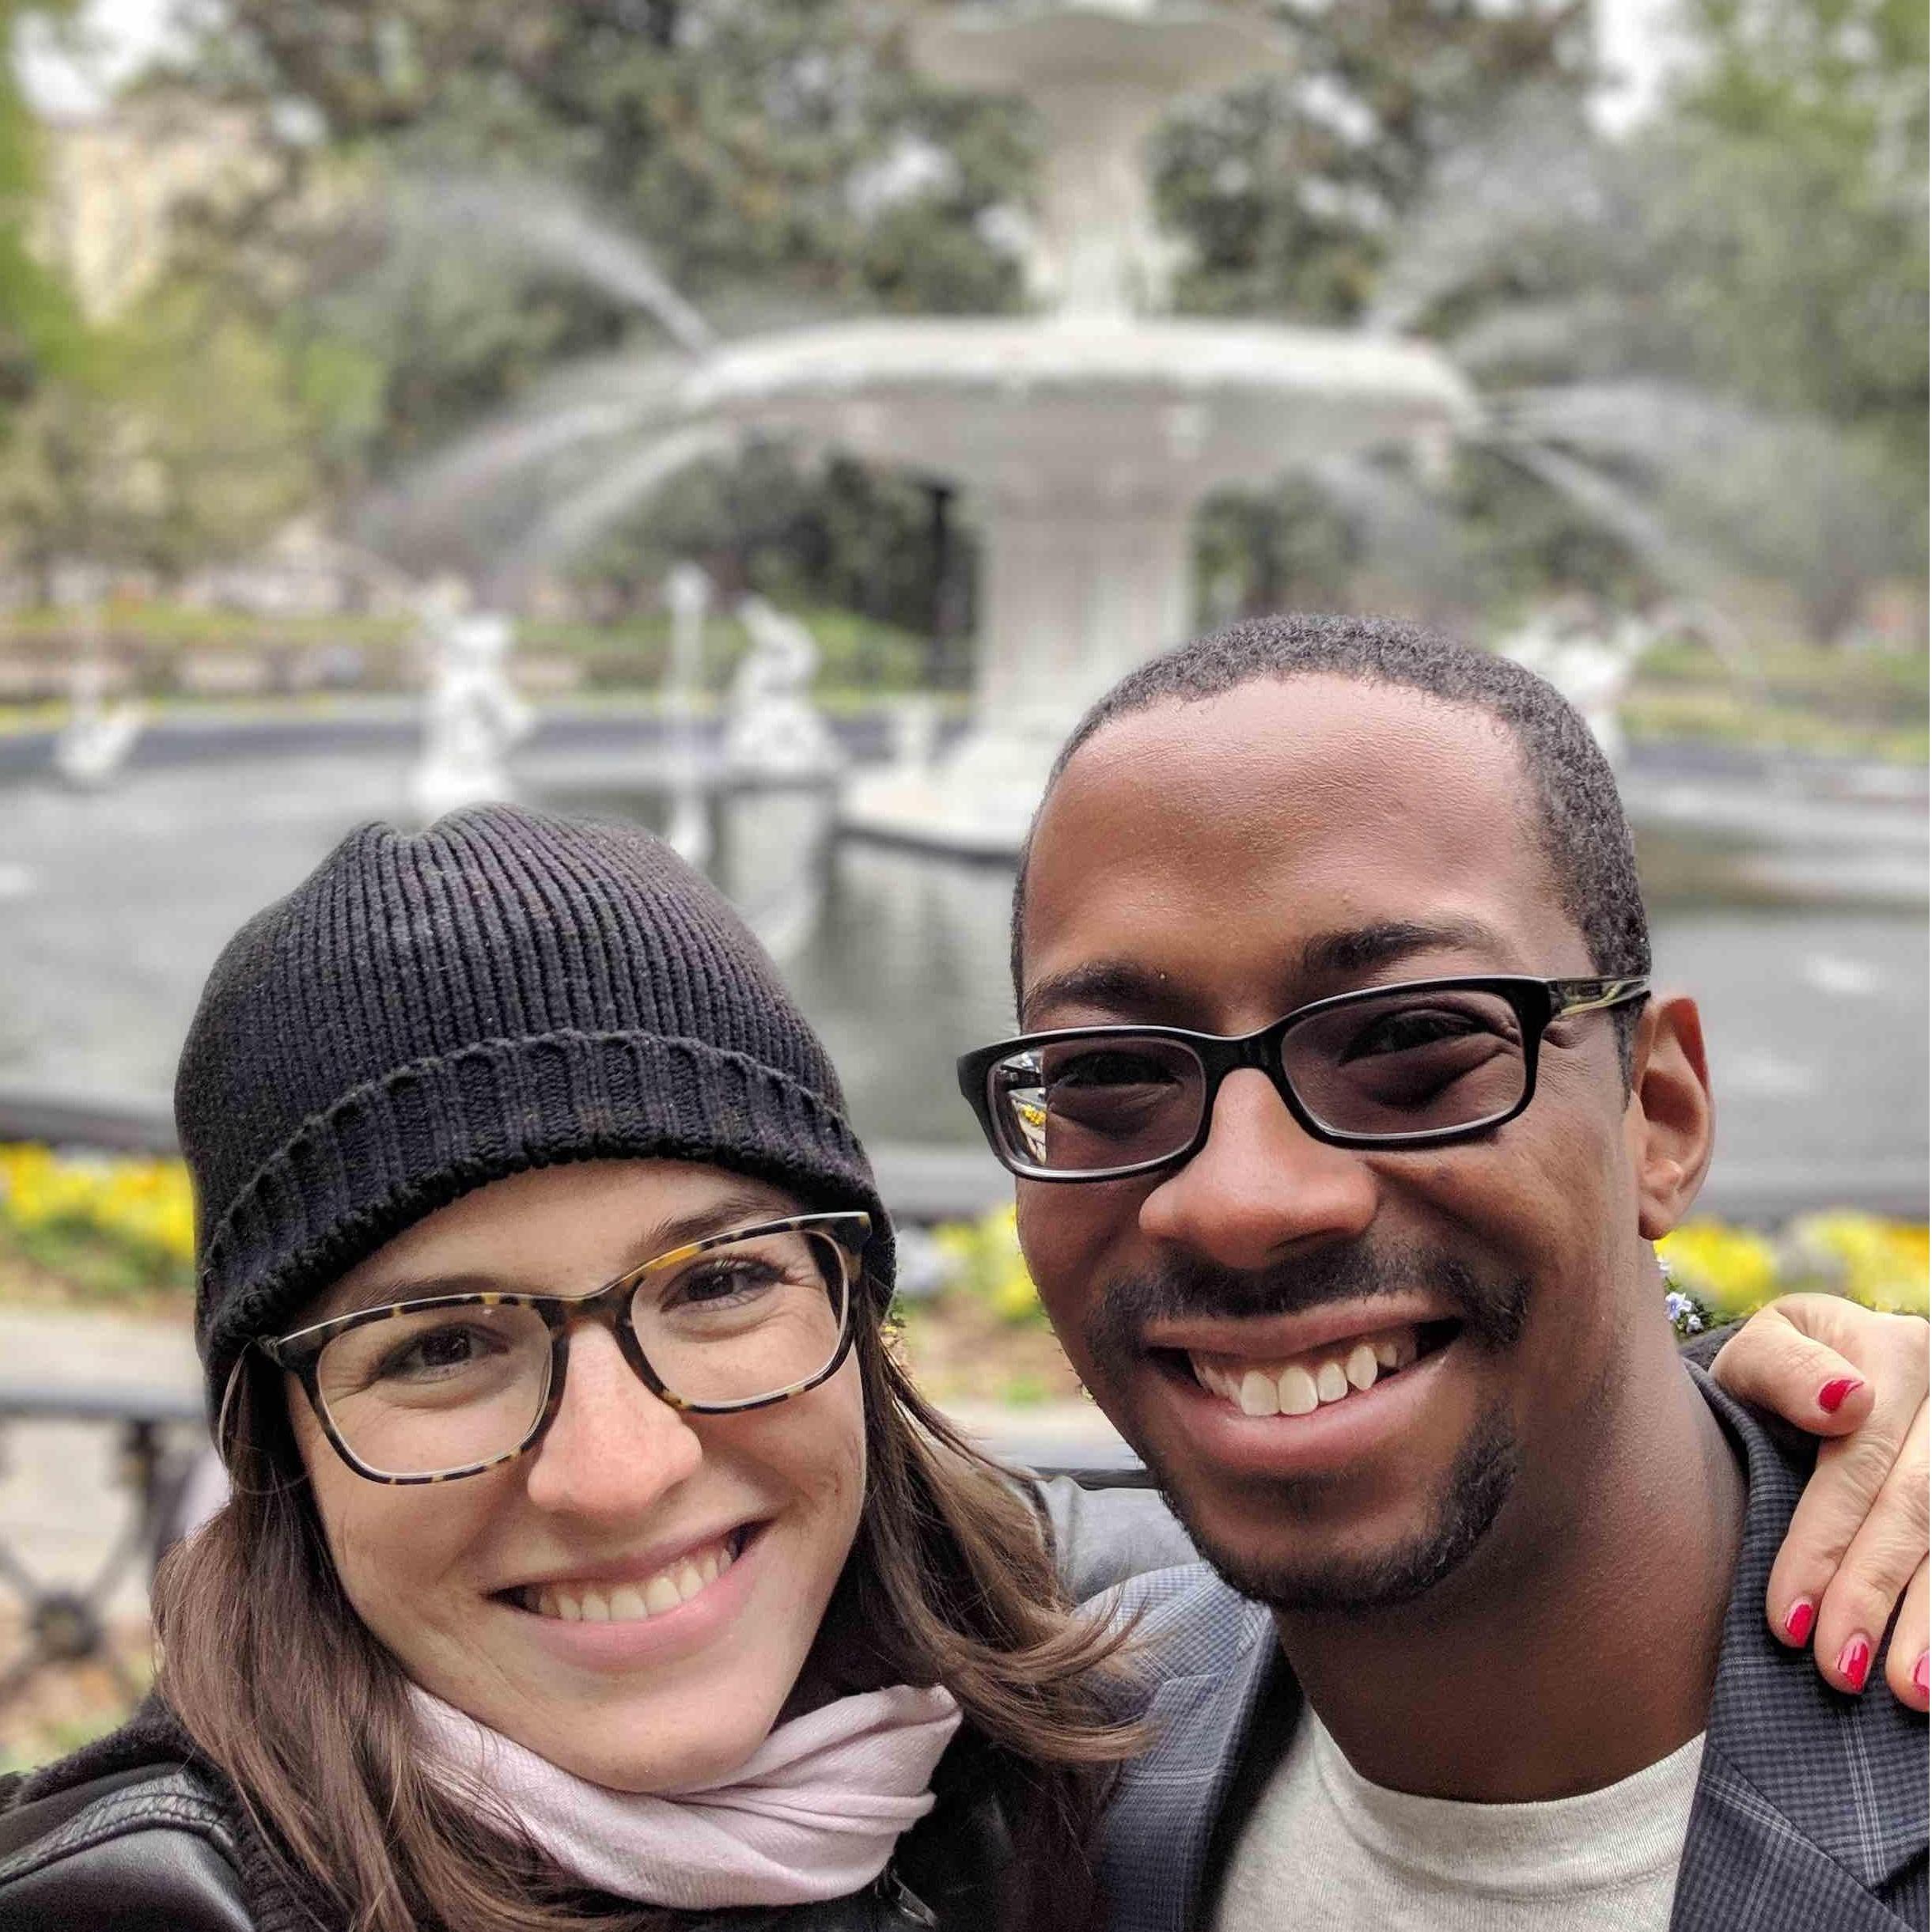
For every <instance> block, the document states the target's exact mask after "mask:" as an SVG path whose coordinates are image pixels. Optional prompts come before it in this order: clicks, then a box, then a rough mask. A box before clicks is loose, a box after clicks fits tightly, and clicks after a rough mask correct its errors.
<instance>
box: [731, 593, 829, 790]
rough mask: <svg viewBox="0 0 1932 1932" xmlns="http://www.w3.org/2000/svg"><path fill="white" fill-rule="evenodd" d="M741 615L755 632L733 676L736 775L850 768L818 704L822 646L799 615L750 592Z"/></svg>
mask: <svg viewBox="0 0 1932 1932" xmlns="http://www.w3.org/2000/svg"><path fill="white" fill-rule="evenodd" d="M738 621H739V622H740V623H742V624H743V625H744V628H745V630H746V631H748V633H749V634H750V636H751V640H752V647H751V649H750V650H748V652H746V653H745V655H744V660H743V661H742V662H741V664H740V665H739V666H738V669H737V672H736V673H735V674H734V675H733V678H732V680H731V695H730V698H729V716H728V719H727V722H726V725H725V769H726V771H729V772H730V773H731V774H732V775H733V776H734V777H738V778H759V779H764V780H767V781H774V780H775V781H777V782H779V783H786V782H792V783H801V782H803V783H809V782H812V781H813V780H815V779H819V778H829V777H831V776H832V775H833V774H834V773H835V772H837V771H840V770H842V769H843V767H844V764H845V754H844V752H843V751H841V750H840V748H839V744H838V742H837V741H836V740H835V739H834V738H833V737H832V733H831V731H830V729H828V727H827V725H826V723H825V721H824V718H822V717H820V714H819V713H818V711H817V710H816V708H815V707H814V706H813V703H812V700H811V698H810V696H809V692H810V691H811V688H812V676H813V672H815V671H816V670H817V669H818V646H817V645H816V644H815V643H814V642H813V640H812V633H811V632H810V631H808V630H807V629H806V628H805V626H804V625H803V624H801V623H800V622H799V621H798V619H797V618H795V617H788V616H786V614H785V613H784V612H782V611H780V610H775V609H774V608H772V607H771V605H770V604H767V602H766V601H765V600H764V599H763V597H747V598H745V599H744V601H743V602H742V603H741V604H739V606H738Z"/></svg>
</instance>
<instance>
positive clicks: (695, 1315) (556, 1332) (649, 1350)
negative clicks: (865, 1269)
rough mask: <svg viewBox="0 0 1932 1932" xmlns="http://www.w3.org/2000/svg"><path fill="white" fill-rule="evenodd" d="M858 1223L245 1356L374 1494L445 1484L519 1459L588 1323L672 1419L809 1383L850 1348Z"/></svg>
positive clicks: (723, 1241)
mask: <svg viewBox="0 0 1932 1932" xmlns="http://www.w3.org/2000/svg"><path fill="white" fill-rule="evenodd" d="M871 1232H872V1218H871V1216H870V1215H869V1214H860V1213H847V1214H797V1215H794V1216H792V1217H791V1218H789V1219H786V1220H782V1221H763V1222H758V1223H757V1224H756V1225H754V1226H750V1227H743V1228H733V1229H729V1230H728V1231H727V1232H725V1233H722V1234H714V1235H710V1236H707V1237H706V1238H705V1239H703V1240H702V1241H688V1242H686V1243H685V1244H684V1245H683V1246H682V1247H680V1248H672V1250H671V1251H670V1252H669V1253H667V1254H661V1255H658V1256H655V1257H653V1259H652V1260H649V1261H646V1262H645V1263H643V1264H642V1266H641V1267H635V1268H632V1269H631V1270H630V1271H628V1272H627V1273H626V1274H623V1275H619V1277H618V1278H617V1279H616V1280H615V1281H614V1282H610V1283H608V1285H607V1286H604V1287H602V1288H599V1289H597V1290H595V1291H594V1292H593V1293H591V1294H584V1295H548V1294H449V1295H433V1296H430V1297H426V1298H425V1299H423V1300H421V1301H401V1302H397V1303H395V1304H393V1305H389V1306H387V1307H381V1308H366V1309H358V1310H357V1311H356V1312H355V1313H353V1314H349V1315H339V1316H335V1318H334V1319H333V1320H328V1321H321V1322H316V1323H315V1324H313V1325H312V1326H310V1327H309V1328H298V1329H297V1330H296V1331H295V1332H294V1333H293V1334H292V1335H281V1336H278V1337H276V1338H275V1339H263V1340H261V1341H259V1342H258V1343H257V1344H256V1346H257V1347H259V1348H260V1350H261V1351H262V1352H263V1354H265V1355H266V1356H267V1358H269V1360H270V1361H271V1362H274V1363H275V1364H276V1365H277V1366H278V1367H280V1368H282V1369H286V1371H287V1372H288V1373H290V1374H291V1375H293V1376H294V1377H296V1378H297V1380H298V1381H300V1382H301V1385H302V1388H303V1389H304V1391H305V1392H306V1394H307V1396H308V1398H309V1404H310V1406H311V1407H313V1409H314V1411H315V1414H316V1420H317V1421H318V1422H320V1424H321V1426H322V1428H323V1430H324V1433H325V1434H327V1436H328V1439H329V1441H330V1442H331V1444H332V1445H334V1447H335V1451H336V1453H338V1454H339V1456H340V1457H342V1459H343V1461H344V1462H346V1463H347V1464H348V1465H349V1467H350V1468H351V1469H353V1470H354V1472H356V1474H357V1475H358V1476H366V1477H367V1478H368V1479H369V1480H370V1481H371V1482H373V1483H449V1482H453V1481H455V1480H456V1479H457V1478H458V1477H460V1476H475V1475H478V1474H479V1473H480V1472H482V1471H483V1470H485V1469H490V1468H494V1467H495V1466H496V1465H497V1464H498V1463H503V1462H508V1461H509V1460H510V1459H511V1458H512V1457H517V1456H521V1455H522V1454H523V1453H525V1451H526V1450H528V1449H532V1448H534V1447H535V1446H536V1444H537V1443H538V1442H539V1441H541V1440H542V1439H543V1435H544V1430H547V1428H548V1427H549V1426H550V1424H551V1422H552V1420H553V1419H555V1416H556V1414H557V1411H558V1409H559V1407H561V1406H562V1404H563V1381H564V1371H565V1369H566V1366H567V1365H568V1362H569V1359H570V1331H571V1329H572V1328H574V1327H575V1326H576V1325H577V1324H579V1323H580V1322H585V1321H593V1322H597V1323H599V1324H601V1325H603V1326H604V1327H605V1328H608V1329H609V1330H610V1331H611V1332H612V1334H613V1335H615V1336H616V1338H617V1346H618V1347H619V1349H620V1350H621V1351H622V1352H623V1358H624V1360H625V1361H626V1362H628V1363H629V1364H630V1365H631V1368H632V1369H634V1370H635V1372H636V1373H637V1376H638V1379H639V1380H640V1381H642V1383H643V1384H644V1385H645V1386H646V1388H648V1389H650V1392H651V1393H652V1394H653V1395H654V1396H657V1399H658V1400H660V1401H661V1402H665V1403H668V1404H669V1405H670V1406H671V1407H672V1408H675V1409H680V1410H683V1411H686V1412H687V1413H690V1414H695V1415H735V1414H738V1413H740V1412H741V1411H744V1410H748V1409H760V1408H764V1407H767V1406H768V1405H769V1404H772V1403H775V1402H782V1401H784V1400H786V1398H787V1397H789V1396H801V1395H803V1394H804V1393H805V1392H806V1391H807V1390H808V1389H812V1388H817V1386H818V1385H820V1383H821V1382H823V1381H826V1380H827V1379H828V1377H831V1376H832V1375H833V1374H834V1373H836V1371H837V1369H838V1368H839V1365H840V1363H842V1362H843V1361H844V1360H845V1358H846V1356H847V1354H848V1353H849V1352H850V1349H851V1346H852V1291H853V1286H854V1282H856V1281H857V1280H858V1275H859V1272H860V1256H861V1254H862V1252H863V1250H864V1248H865V1244H866V1240H867V1239H868V1237H869V1236H870V1234H871Z"/></svg>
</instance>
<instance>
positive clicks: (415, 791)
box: [409, 578, 532, 821]
mask: <svg viewBox="0 0 1932 1932" xmlns="http://www.w3.org/2000/svg"><path fill="white" fill-rule="evenodd" d="M420 637H421V641H422V644H423V646H424V648H425V649H426V651H427V653H428V654H429V657H430V681H429V690H428V695H426V698H425V699H424V701H423V728H422V753H421V756H419V759H418V760H417V762H416V765H415V769H414V770H413V771H411V774H410V780H409V795H410V800H411V804H412V805H414V806H415V809H416V811H417V813H419V815H420V816H422V819H423V820H425V821H428V820H433V819H438V818H441V816H442V815H443V814H444V813H445V812H453V811H455V810H456V808H457V807H458V806H460V805H479V804H481V803H483V801H486V800H488V799H493V798H507V797H510V780H509V778H508V777H507V775H506V773H505V771H504V767H503V757H504V754H505V753H506V752H507V751H508V750H509V748H510V746H511V745H513V744H515V743H516V742H517V740H518V739H519V738H521V737H525V736H526V735H527V734H528V732H529V730H530V728H531V725H532V718H531V716H530V710H529V707H528V705H526V704H525V703H524V701H523V700H522V699H521V698H520V697H519V696H517V692H516V691H515V689H514V688H513V687H512V685H511V684H510V678H509V676H508V674H507V672H506V669H505V664H506V660H507V659H508V657H509V656H510V646H511V645H512V644H513V642H515V639H514V636H513V633H512V631H511V628H510V619H508V618H507V617H506V616H502V614H501V613H500V612H495V611H479V610H473V609H472V608H470V603H469V596H468V590H467V589H466V588H465V587H464V585H463V583H462V582H461V581H460V579H457V578H445V579H443V580H441V581H440V582H438V584H436V585H434V586H433V587H432V588H431V589H430V592H429V593H428V594H427V595H426V597H424V598H423V600H422V629H421V632H420Z"/></svg>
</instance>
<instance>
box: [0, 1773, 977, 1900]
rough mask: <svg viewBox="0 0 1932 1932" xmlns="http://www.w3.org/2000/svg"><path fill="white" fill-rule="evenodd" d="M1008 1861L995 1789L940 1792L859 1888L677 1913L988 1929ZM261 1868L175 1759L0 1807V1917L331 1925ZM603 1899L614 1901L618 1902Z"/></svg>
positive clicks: (252, 1845)
mask: <svg viewBox="0 0 1932 1932" xmlns="http://www.w3.org/2000/svg"><path fill="white" fill-rule="evenodd" d="M929 1825H930V1826H941V1825H942V1826H943V1828H942V1829H934V1830H928V1829H927V1828H926V1827H927V1826H929ZM1010 1860H1011V1839H1010V1835H1009V1834H1008V1832H1007V1831H1006V1822H1005V1819H1004V1817H1003V1816H1002V1813H1001V1812H1000V1810H999V1808H998V1803H997V1801H995V1800H994V1799H993V1798H991V1796H990V1795H987V1794H981V1795H979V1796H977V1797H975V1798H972V1799H970V1800H967V1801H964V1802H959V1801H955V1802H953V1803H950V1804H949V1803H947V1802H945V1801H944V1800H942V1801H941V1805H940V1807H939V1809H937V1810H936V1811H935V1812H934V1813H933V1814H932V1815H931V1816H930V1818H929V1819H927V1820H924V1821H923V1822H922V1824H921V1825H919V1826H916V1827H915V1828H914V1829H913V1830H912V1831H911V1832H908V1833H907V1835H906V1837H905V1838H904V1839H903V1840H902V1841H901V1843H900V1847H899V1850H898V1851H897V1853H896V1854H895V1857H894V1858H893V1862H892V1865H891V1866H889V1867H888V1869H887V1870H886V1872H885V1873H884V1875H883V1876H882V1877H881V1878H880V1879H879V1880H878V1881H877V1882H876V1883H875V1884H873V1885H869V1886H868V1887H867V1888H866V1889H865V1890H864V1891H863V1892H856V1893H854V1894H853V1895H852V1896H850V1897H849V1898H843V1899H835V1900H831V1901H829V1902H828V1903H826V1904H818V1905H803V1906H788V1907H782V1908H766V1907H756V1908H748V1909H745V1910H742V1911H718V1912H712V1913H705V1914H699V1915H688V1916H687V1915H680V1916H679V1917H678V1919H677V1920H676V1923H677V1924H678V1925H680V1926H686V1925H689V1926H696V1927H702V1928H703V1932H992V1928H994V1926H996V1925H997V1924H998V1923H999V1919H1000V1917H1001V1914H1002V1904H1001V1900H1000V1898H999V1896H998V1886H999V1884H1000V1881H1001V1874H1002V1873H1003V1872H1005V1871H1006V1869H1007V1868H1008V1866H1009V1865H1010ZM264 1869H265V1868H264V1864H263V1859H262V1858H261V1857H260V1854H259V1844H258V1843H256V1842H255V1841H254V1839H253V1835H252V1832H251V1830H250V1828H249V1826H248V1823H247V1820H245V1819H244V1817H243V1816H242V1814H241V1809H240V1807H239V1806H238V1805H237V1804H236V1803H235V1801H234V1798H233V1794H232V1793H231V1792H229V1790H227V1789H226V1788H225V1786H223V1784H222V1782H221V1781H220V1780H219V1779H218V1778H216V1777H214V1776H213V1775H210V1774H208V1773H206V1772H204V1771H201V1770H199V1769H198V1768H196V1767H193V1766H191V1765H189V1764H188V1763H183V1762H180V1761H178V1760H176V1761H172V1762H169V1761H165V1760H164V1761H161V1762H157V1763H149V1764H143V1765H139V1766H136V1767H132V1768H130V1769H126V1770H122V1771H111V1772H108V1773H106V1774H104V1775H101V1776H100V1777H96V1778H89V1779H83V1780H82V1781H81V1782H78V1783H76V1784H73V1785H69V1786H64V1787H63V1788H61V1789H59V1790H55V1791H53V1792H51V1793H49V1794H47V1795H45V1796H44V1797H40V1798H34V1799H32V1800H30V1801H28V1802H27V1803H25V1804H21V1805H16V1806H15V1807H14V1809H13V1810H11V1811H10V1812H9V1813H6V1815H5V1816H0V1926H4V1927H5V1928H6V1932H297V1928H300V1932H313V1928H314V1927H316V1926H322V1925H326V1924H327V1923H328V1921H327V1919H326V1918H325V1917H324V1916H323V1915H321V1913H320V1908H319V1907H318V1906H317V1905H316V1904H313V1903H312V1902H310V1901H309V1900H305V1899H304V1898H302V1897H301V1896H298V1895H297V1894H296V1893H294V1892H290V1890H288V1889H287V1888H286V1886H284V1885H282V1883H281V1882H280V1881H279V1880H278V1878H276V1877H269V1878H267V1880H266V1881H264V1879H263V1873H264ZM915 1884H916V1885H917V1886H918V1889H917V1890H915ZM928 1900H930V1901H931V1902H930V1903H928ZM600 1904H604V1906H605V1907H611V1906H618V1907H620V1908H621V1901H618V1900H603V1901H600Z"/></svg>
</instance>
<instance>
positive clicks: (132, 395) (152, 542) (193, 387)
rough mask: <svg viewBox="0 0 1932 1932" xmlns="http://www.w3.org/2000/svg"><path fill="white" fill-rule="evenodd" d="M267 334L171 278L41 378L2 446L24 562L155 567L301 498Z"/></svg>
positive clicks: (163, 569) (287, 397) (292, 423)
mask: <svg viewBox="0 0 1932 1932" xmlns="http://www.w3.org/2000/svg"><path fill="white" fill-rule="evenodd" d="M289 378H290V368H289V365H288V362H287V361H286V358H285V357H284V356H283V354H282V352H281V350H280V347H279V345H278V343H276V342H275V339H273V337H272V336H271V335H268V334H267V333H266V332H265V331H263V329H262V328H260V327H259V325H258V324H256V322H255V321H254V320H252V318H251V317H250V316H248V315H247V314H246V313H244V312H243V311H241V310H239V309H234V308H232V307H229V306H228V305H225V304H224V303H223V302H222V301H221V299H220V297H219V294H218V291H217V290H214V288H212V287H210V286H206V285H196V284H194V283H191V282H188V281H186V280H184V279H181V278H176V279H173V280H171V281H168V282H163V283H162V284H161V285H160V286H157V288H156V289H155V290H153V291H152V292H151V294H150V295H149V296H148V297H147V298H146V300H144V301H142V302H141V303H139V304H138V305H137V306H136V307H135V308H134V309H132V310H131V311H130V312H129V313H127V314H125V315H123V316H120V317H119V318H117V319H116V321H114V322H113V323H112V324H104V325H102V326H101V327H100V328H97V329H96V330H95V331H93V335H92V337H91V339H90V341H89V344H88V347H87V351H86V354H85V358H80V359H78V360H77V361H76V362H75V364H74V366H73V367H72V368H70V369H69V370H68V371H67V372H66V373H65V374H64V375H63V376H62V377H59V379H57V380H50V381H44V382H43V383H41V384H40V385H38V386H37V388H36V392H35V393H34V394H33V396H32V397H31V398H30V399H29V400H28V402H27V403H25V405H24V406H23V407H21V410H20V411H19V412H18V414H17V417H16V419H15V421H14V424H13V437H12V438H11V440H10V444H9V447H8V449H6V452H5V454H4V457H3V458H0V528H3V529H5V530H6V531H7V532H9V535H10V536H11V539H12V542H13V548H14V551H15V554H16V555H17V558H18V559H19V561H20V562H21V563H22V564H23V565H24V566H25V567H26V568H28V570H40V571H43V572H44V571H45V570H47V569H49V568H51V566H52V565H53V564H54V563H56V562H57V561H58V560H59V559H62V558H63V557H75V556H84V557H87V558H89V559H93V560H95V561H97V562H100V563H107V564H110V565H120V566H141V567H145V568H146V569H149V570H153V571H155V572H157V574H160V575H161V577H162V578H164V579H166V578H172V577H175V576H177V575H179V574H181V573H182V572H184V571H185V570H188V569H189V568H191V567H192V566H194V565H195V564H197V563H202V562H204V561H206V560H208V559H211V558H218V557H222V556H229V555H236V554H238V553H241V552H243V551H247V550H248V549H249V548H250V547H252V546H254V545H256V544H259V543H261V542H263V540H266V539H267V537H268V536H270V535H271V533H272V532H274V530H275V528H276V527H277V526H278V525H279V524H280V523H281V522H282V521H284V520H285V519H286V517H289V516H290V514H291V513H294V511H295V510H297V509H299V508H300V507H301V506H302V505H303V504H305V502H308V501H309V500H311V498H312V497H313V489H314V481H315V478H314V472H313V467H312V464H311V461H310V458H309V440H310V430H311V419H310V418H309V415H308V414H307V413H306V412H305V411H304V410H303V408H302V407H301V404H300V403H299V401H298V400H297V396H295V394H294V392H293V390H292V388H291V385H290V379H289Z"/></svg>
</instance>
